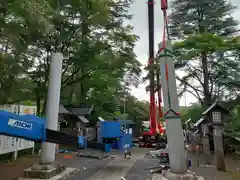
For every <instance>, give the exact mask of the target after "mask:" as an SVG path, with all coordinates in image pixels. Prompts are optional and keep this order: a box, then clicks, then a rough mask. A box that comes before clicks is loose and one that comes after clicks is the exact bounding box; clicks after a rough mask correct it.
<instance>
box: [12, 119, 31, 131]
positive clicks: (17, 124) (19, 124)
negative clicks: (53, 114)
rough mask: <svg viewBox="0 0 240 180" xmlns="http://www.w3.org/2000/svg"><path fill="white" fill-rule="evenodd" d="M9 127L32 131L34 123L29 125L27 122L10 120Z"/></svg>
mask: <svg viewBox="0 0 240 180" xmlns="http://www.w3.org/2000/svg"><path fill="white" fill-rule="evenodd" d="M8 125H9V126H13V127H17V128H21V129H26V130H32V123H27V122H24V121H19V120H15V119H9V120H8Z"/></svg>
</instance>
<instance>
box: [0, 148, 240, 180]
mask: <svg viewBox="0 0 240 180" xmlns="http://www.w3.org/2000/svg"><path fill="white" fill-rule="evenodd" d="M148 150H149V149H148ZM148 150H146V149H138V148H136V149H135V150H134V151H136V153H140V154H142V153H143V154H144V153H145V152H147V151H148ZM133 153H134V152H133ZM66 155H71V156H72V158H65V157H64V156H66ZM191 159H192V162H193V164H194V161H195V157H194V155H192V157H191ZM202 159H203V158H201V160H200V167H196V166H194V165H193V166H192V168H191V169H192V171H194V172H196V174H197V175H199V176H203V177H204V178H205V180H240V171H239V169H240V160H239V158H233V157H226V158H225V162H226V165H227V172H218V171H217V170H216V167H214V165H213V166H210V167H206V166H203V164H204V163H203V161H202ZM56 161H57V162H61V163H64V164H66V165H68V166H69V167H75V168H78V169H79V170H80V171H79V173H78V174H76V179H77V180H83V179H85V180H86V179H89V178H90V177H92V176H93V174H95V173H96V172H98V171H100V170H101V169H104V167H106V165H107V164H109V163H110V162H111V161H113V160H112V159H111V158H107V159H103V160H97V159H89V158H80V157H76V153H70V154H67V153H63V154H58V156H57V157H56ZM37 162H38V158H37V157H36V156H24V157H21V158H19V159H18V160H17V161H14V162H0V179H1V180H16V179H17V178H18V177H22V176H23V170H24V169H25V168H28V167H30V166H31V165H32V164H35V163H37ZM156 164H158V162H157V161H156V160H154V159H151V158H147V157H144V158H141V159H139V160H137V161H136V162H135V164H134V166H133V167H132V168H131V169H130V171H129V172H128V173H127V175H126V176H125V178H126V180H137V179H138V180H151V179H152V174H151V173H150V171H149V170H146V168H149V167H152V166H155V165H156ZM105 169H106V168H105Z"/></svg>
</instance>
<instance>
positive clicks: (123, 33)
mask: <svg viewBox="0 0 240 180" xmlns="http://www.w3.org/2000/svg"><path fill="white" fill-rule="evenodd" d="M131 3H132V2H131V1H128V2H126V1H124V0H119V1H117V2H116V1H114V0H105V1H96V0H88V1H85V0H80V1H79V0H72V1H63V0H60V1H53V0H21V1H20V0H8V1H6V0H3V2H0V10H1V13H0V26H1V30H0V48H1V50H0V75H1V78H0V86H1V90H0V104H7V103H10V104H11V103H20V102H21V103H23V104H36V105H37V107H38V114H39V115H43V114H44V111H45V106H46V98H47V88H48V81H49V65H50V59H51V53H52V52H61V53H63V55H64V57H65V59H64V62H63V72H62V88H61V103H62V104H75V105H78V104H79V103H86V104H89V105H92V104H94V105H95V112H96V113H95V114H96V117H97V116H102V117H103V118H106V119H112V115H113V114H114V113H116V112H117V111H118V110H117V108H119V107H120V110H121V111H120V112H121V113H122V112H123V110H122V109H123V104H122V102H121V101H120V99H121V98H122V97H123V96H126V95H127V96H128V97H129V98H132V96H130V95H129V93H128V92H127V91H128V89H129V87H130V86H131V85H137V83H138V77H140V74H141V64H140V62H139V61H138V60H137V58H136V55H135V53H134V52H133V48H134V46H135V43H136V41H137V40H138V37H137V36H136V35H134V34H133V33H132V29H133V27H131V26H130V25H125V24H124V23H123V21H124V20H125V19H130V18H131V14H129V13H128V11H129V7H130V5H131ZM123 89H124V90H123ZM131 102H132V103H138V101H137V100H136V99H134V100H132V101H131ZM128 109H129V110H128V113H127V114H121V113H120V115H121V116H123V117H124V118H127V117H126V116H128V117H129V118H135V119H136V118H139V117H140V119H141V120H142V119H143V118H142V117H141V115H142V114H139V113H135V111H130V108H128ZM140 113H142V112H140ZM144 118H145V117H144ZM135 119H134V120H135ZM139 121H140V120H139Z"/></svg>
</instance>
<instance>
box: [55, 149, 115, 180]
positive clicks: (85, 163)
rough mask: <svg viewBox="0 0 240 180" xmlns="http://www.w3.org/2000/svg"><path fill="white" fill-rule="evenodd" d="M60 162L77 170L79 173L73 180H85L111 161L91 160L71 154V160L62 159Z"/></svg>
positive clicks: (108, 159)
mask: <svg viewBox="0 0 240 180" xmlns="http://www.w3.org/2000/svg"><path fill="white" fill-rule="evenodd" d="M59 161H60V162H64V164H66V165H68V166H69V167H73V168H78V169H79V170H80V171H79V172H78V173H77V174H75V175H74V177H75V178H74V179H76V180H87V179H88V178H89V177H90V176H92V175H93V174H94V173H96V172H97V171H98V170H99V169H101V168H103V167H104V166H105V165H106V164H108V163H109V162H110V161H111V159H110V158H106V159H101V160H98V159H91V158H83V157H76V154H75V153H74V154H73V158H72V159H64V158H59Z"/></svg>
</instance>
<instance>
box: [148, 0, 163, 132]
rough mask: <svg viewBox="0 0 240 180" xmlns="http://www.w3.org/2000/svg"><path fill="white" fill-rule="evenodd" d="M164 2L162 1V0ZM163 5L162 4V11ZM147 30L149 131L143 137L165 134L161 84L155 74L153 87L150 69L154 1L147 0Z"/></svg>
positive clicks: (158, 76)
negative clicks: (156, 102) (156, 99)
mask: <svg viewBox="0 0 240 180" xmlns="http://www.w3.org/2000/svg"><path fill="white" fill-rule="evenodd" d="M163 1H164V0H163ZM165 2H166V1H165ZM163 6H164V3H162V9H163ZM148 29H149V32H148V33H149V60H148V67H149V77H150V79H149V80H150V85H149V91H150V130H149V132H144V133H143V135H150V136H156V135H158V133H165V130H164V129H163V127H162V124H161V122H160V121H161V120H162V118H163V111H162V97H161V83H160V73H159V71H157V72H156V80H157V88H156V86H155V72H154V70H153V69H152V68H151V66H152V65H153V64H154V58H155V55H154V1H153V0H148ZM155 92H157V96H158V118H157V117H156V104H155Z"/></svg>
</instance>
